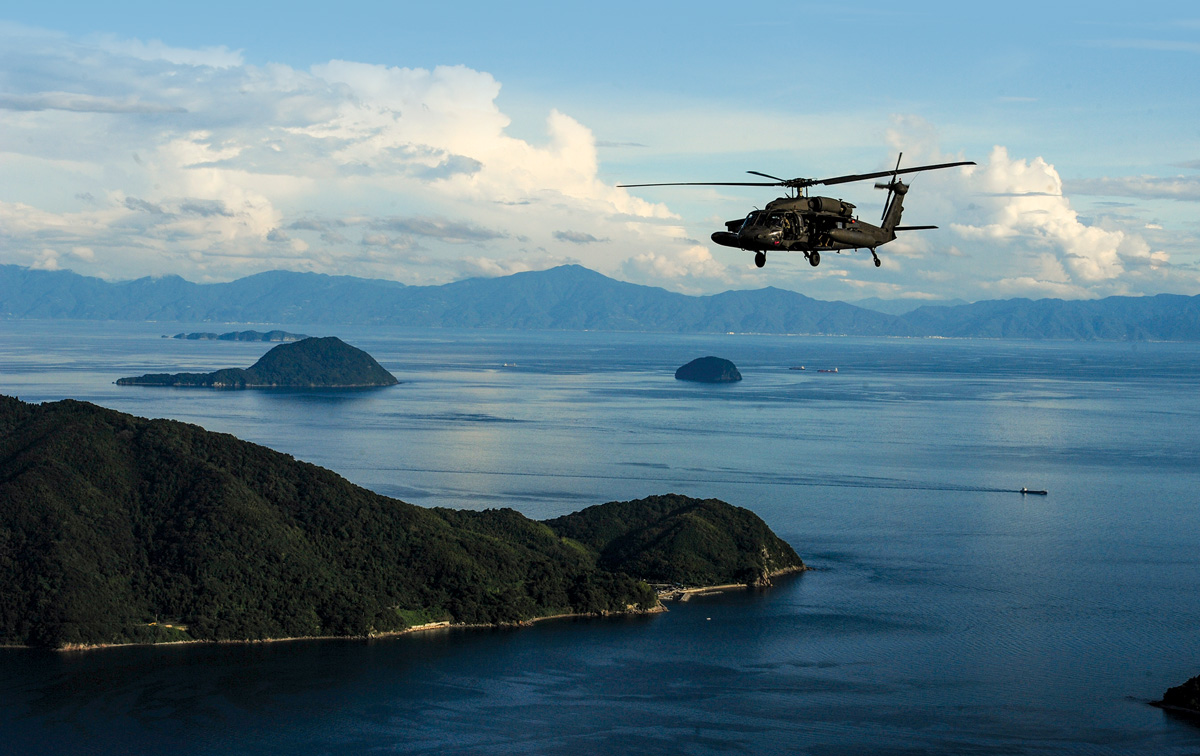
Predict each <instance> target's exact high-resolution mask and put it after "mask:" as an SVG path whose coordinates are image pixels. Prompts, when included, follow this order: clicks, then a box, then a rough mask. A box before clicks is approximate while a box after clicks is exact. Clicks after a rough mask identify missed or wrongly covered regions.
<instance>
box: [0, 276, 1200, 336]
mask: <svg viewBox="0 0 1200 756" xmlns="http://www.w3.org/2000/svg"><path fill="white" fill-rule="evenodd" d="M876 306H878V307H880V309H892V310H898V309H903V308H902V307H897V306H896V304H895V302H891V303H890V304H889V303H883V302H880V303H876ZM0 318H18V319H19V318H43V319H58V318H69V319H81V320H137V321H149V320H154V321H173V322H192V323H203V322H220V323H277V324H284V323H313V324H342V325H396V326H409V327H444V328H503V329H519V330H579V331H582V330H604V331H646V332H666V333H762V334H814V335H844V336H900V337H947V338H1014V339H1072V340H1105V341H1200V296H1198V297H1188V296H1182V295H1175V294H1159V295H1157V296H1152V297H1107V298H1105V299H1095V300H1061V299H1039V300H1030V299H1007V300H992V301H984V302H975V303H972V304H961V305H957V306H925V307H919V308H917V309H915V310H910V311H908V312H903V313H902V314H888V313H887V312H881V311H877V310H872V309H866V308H864V307H858V306H855V305H852V304H847V303H845V302H827V301H822V300H818V299H812V298H810V297H806V296H804V295H803V294H798V293H796V292H793V291H786V290H783V289H777V288H773V287H767V288H764V289H757V290H747V291H727V292H724V293H721V294H715V295H711V296H688V295H684V294H678V293H675V292H670V291H667V290H665V289H660V288H656V287H653V286H640V285H636V284H630V283H625V282H622V281H616V280H614V279H611V278H608V277H606V276H603V275H601V274H599V273H596V272H595V271H592V270H588V269H587V268H583V267H581V266H578V265H564V266H561V267H558V268H551V269H549V270H542V271H535V272H529V273H517V274H514V275H510V276H502V277H498V278H472V279H467V280H464V281H456V282H454V283H449V284H445V285H442V286H405V285H404V284H402V283H399V282H396V281H384V280H379V279H365V278H354V277H351V276H328V275H322V274H317V273H293V272H288V271H271V272H267V273H260V274H257V275H253V276H248V277H246V278H240V279H238V280H236V281H231V282H229V283H221V284H196V283H191V282H189V281H185V280H184V279H182V278H180V277H178V276H165V277H162V278H140V279H137V280H136V281H127V282H122V283H108V282H106V281H102V280H100V279H98V278H89V277H86V276H81V275H78V274H76V273H72V272H70V271H44V270H31V269H28V268H21V267H19V266H16V265H0Z"/></svg>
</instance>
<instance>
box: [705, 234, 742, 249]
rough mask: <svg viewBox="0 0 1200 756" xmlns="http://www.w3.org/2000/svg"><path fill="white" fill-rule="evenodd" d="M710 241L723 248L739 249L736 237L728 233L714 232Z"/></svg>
mask: <svg viewBox="0 0 1200 756" xmlns="http://www.w3.org/2000/svg"><path fill="white" fill-rule="evenodd" d="M712 240H713V241H714V242H716V243H717V244H720V245H721V246H723V247H740V246H741V245H740V244H739V242H738V235H737V234H731V233H729V232H728V231H716V232H714V233H713V235H712Z"/></svg>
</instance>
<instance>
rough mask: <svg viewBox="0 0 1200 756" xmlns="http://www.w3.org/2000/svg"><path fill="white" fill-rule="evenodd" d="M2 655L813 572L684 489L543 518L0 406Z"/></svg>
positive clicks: (117, 420)
mask: <svg viewBox="0 0 1200 756" xmlns="http://www.w3.org/2000/svg"><path fill="white" fill-rule="evenodd" d="M0 544H2V545H3V549H0V645H4V644H7V645H12V644H19V645H26V646H41V647H49V648H64V647H78V646H96V645H107V644H122V643H154V642H163V641H215V640H251V639H267V638H297V637H318V636H369V635H378V634H384V633H395V632H402V631H404V630H406V629H410V628H414V627H428V626H430V625H432V624H436V623H441V624H461V625H481V624H515V623H521V622H528V621H531V620H535V619H539V618H543V617H553V616H561V615H566V614H590V615H601V614H612V613H629V612H647V611H656V610H659V609H660V608H661V604H660V603H659V595H658V594H657V593H656V592H655V588H656V587H657V586H654V585H651V583H655V584H667V585H668V586H672V587H684V588H686V587H701V586H708V585H720V584H741V585H747V584H752V585H765V584H767V583H768V582H770V580H771V578H772V577H774V576H777V575H781V574H784V573H788V572H797V571H800V570H803V569H805V565H804V562H802V561H801V560H800V557H799V556H797V555H796V552H795V551H793V550H792V547H791V546H789V545H788V544H787V543H786V542H784V541H782V540H781V539H779V538H778V537H777V536H776V535H775V534H774V533H772V532H771V530H770V528H769V527H767V525H766V524H765V523H764V522H763V521H762V520H761V519H759V518H758V516H756V515H755V514H754V513H753V512H751V511H749V510H746V509H742V508H740V507H735V506H731V505H729V504H726V503H725V502H722V501H718V500H716V499H693V498H689V497H686V496H680V495H675V494H665V495H662V496H651V497H648V498H645V499H639V500H636V501H622V502H611V503H608V504H601V505H597V506H593V507H589V508H587V509H584V510H583V511H580V512H576V513H574V514H569V515H565V516H563V517H558V518H555V519H552V520H545V521H542V522H538V521H535V520H531V519H529V518H527V517H525V516H524V515H522V514H521V513H519V512H516V511H514V510H512V509H489V510H484V511H471V510H456V509H446V508H441V507H418V506H415V505H413V504H408V503H405V502H403V501H400V500H399V499H392V498H388V497H386V496H382V495H380V494H377V493H375V492H373V491H370V490H368V489H365V488H362V487H360V486H356V485H354V484H353V483H351V482H349V481H347V480H345V479H344V478H341V477H339V476H338V475H336V474H334V473H333V472H330V471H329V470H326V469H324V468H321V467H318V466H316V465H312V464H307V463H305V462H301V461H299V460H296V459H294V458H292V457H291V456H289V455H287V454H282V453H280V452H277V451H273V450H271V449H268V448H266V447H264V446H259V445H257V444H252V443H249V442H247V441H242V440H240V439H238V438H235V437H233V436H231V435H228V434H225V433H214V432H211V431H207V430H205V429H203V428H201V427H199V426H197V425H191V424H188V423H181V422H177V421H174V420H148V419H146V418H141V417H135V416H133V415H128V414H125V413H122V412H116V411H115V410H110V409H105V408H103V407H98V406H96V405H94V404H89V403H86V402H78V401H73V400H70V399H68V400H64V401H59V402H47V403H45V404H40V405H35V404H27V403H25V402H22V401H20V400H18V399H14V398H11V397H4V396H0Z"/></svg>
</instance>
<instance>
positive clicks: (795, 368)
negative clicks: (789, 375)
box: [788, 365, 804, 370]
mask: <svg viewBox="0 0 1200 756" xmlns="http://www.w3.org/2000/svg"><path fill="white" fill-rule="evenodd" d="M803 369H804V366H803V365H796V366H794V367H790V368H788V370H803Z"/></svg>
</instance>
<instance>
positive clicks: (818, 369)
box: [817, 368, 837, 373]
mask: <svg viewBox="0 0 1200 756" xmlns="http://www.w3.org/2000/svg"><path fill="white" fill-rule="evenodd" d="M817 372H818V373H836V372H837V368H817Z"/></svg>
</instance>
